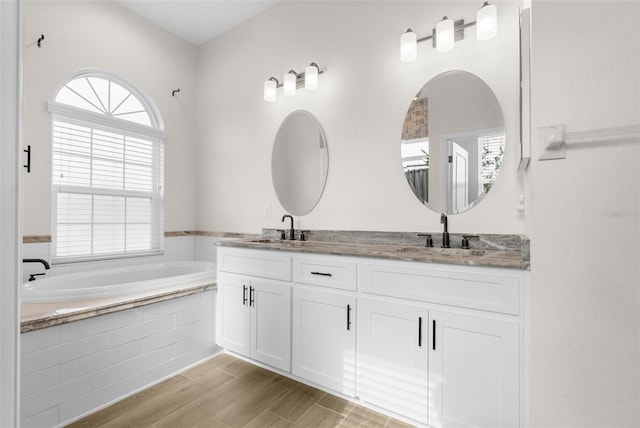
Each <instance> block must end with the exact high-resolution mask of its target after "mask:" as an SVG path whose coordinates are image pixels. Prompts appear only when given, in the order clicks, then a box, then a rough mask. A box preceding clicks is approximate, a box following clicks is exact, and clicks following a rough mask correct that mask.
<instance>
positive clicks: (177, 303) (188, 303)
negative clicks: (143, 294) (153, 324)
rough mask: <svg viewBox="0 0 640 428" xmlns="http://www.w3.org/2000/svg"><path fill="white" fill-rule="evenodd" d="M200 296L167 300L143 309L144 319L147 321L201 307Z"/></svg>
mask: <svg viewBox="0 0 640 428" xmlns="http://www.w3.org/2000/svg"><path fill="white" fill-rule="evenodd" d="M199 303H200V302H199V300H198V295H197V294H194V295H191V296H187V297H181V298H179V299H173V300H167V301H164V302H160V303H154V304H153V305H148V306H144V307H143V310H144V312H143V314H144V315H143V317H144V319H145V320H149V319H153V318H157V317H162V316H165V315H169V314H175V313H177V312H181V311H185V310H187V309H192V308H197V307H198V306H199Z"/></svg>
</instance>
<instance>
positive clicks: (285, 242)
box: [247, 238, 306, 247]
mask: <svg viewBox="0 0 640 428" xmlns="http://www.w3.org/2000/svg"><path fill="white" fill-rule="evenodd" d="M247 242H251V243H253V244H272V245H284V246H289V247H291V246H299V245H303V244H304V243H305V242H306V241H290V240H288V239H269V238H259V239H251V240H249V241H247Z"/></svg>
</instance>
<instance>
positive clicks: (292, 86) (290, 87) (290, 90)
mask: <svg viewBox="0 0 640 428" xmlns="http://www.w3.org/2000/svg"><path fill="white" fill-rule="evenodd" d="M296 80H298V76H296V74H295V72H289V73H286V74H285V75H284V89H283V92H284V94H285V95H286V96H288V97H292V96H294V95H295V94H296Z"/></svg>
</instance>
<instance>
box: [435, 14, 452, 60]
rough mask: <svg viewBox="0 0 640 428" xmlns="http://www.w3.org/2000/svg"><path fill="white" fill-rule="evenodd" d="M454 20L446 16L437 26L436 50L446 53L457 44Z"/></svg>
mask: <svg viewBox="0 0 640 428" xmlns="http://www.w3.org/2000/svg"><path fill="white" fill-rule="evenodd" d="M454 37H455V32H454V24H453V20H452V19H449V18H447V17H446V16H445V17H444V18H442V21H440V22H438V24H437V25H436V50H437V51H438V52H446V51H450V50H451V49H453V44H454V43H455V38H454Z"/></svg>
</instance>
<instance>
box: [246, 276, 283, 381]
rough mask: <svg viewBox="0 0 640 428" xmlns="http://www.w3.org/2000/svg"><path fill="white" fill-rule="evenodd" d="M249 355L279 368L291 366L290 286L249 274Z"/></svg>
mask: <svg viewBox="0 0 640 428" xmlns="http://www.w3.org/2000/svg"><path fill="white" fill-rule="evenodd" d="M249 305H250V307H251V358H254V359H255V360H257V361H261V362H263V363H265V364H268V365H270V366H273V367H276V368H279V369H281V370H285V371H290V370H291V286H290V285H289V284H288V283H286V282H282V281H274V280H269V279H262V278H252V279H251V285H250V289H249Z"/></svg>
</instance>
